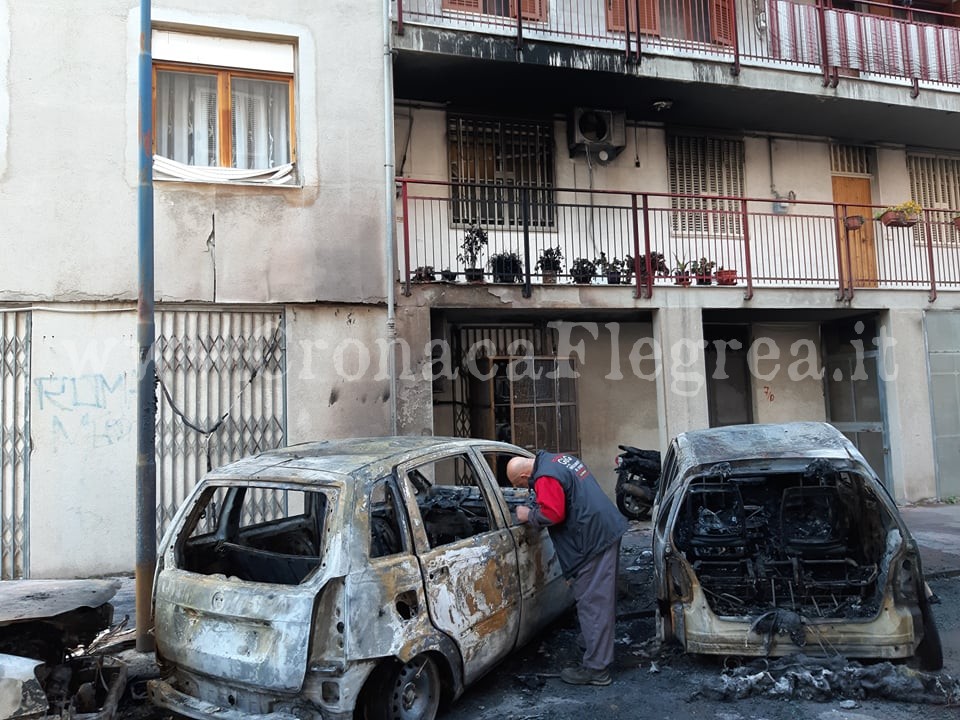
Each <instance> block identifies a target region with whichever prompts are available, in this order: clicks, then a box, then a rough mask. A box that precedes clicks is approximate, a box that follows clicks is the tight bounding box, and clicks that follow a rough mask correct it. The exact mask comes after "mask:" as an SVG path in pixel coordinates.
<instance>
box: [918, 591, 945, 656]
mask: <svg viewBox="0 0 960 720" xmlns="http://www.w3.org/2000/svg"><path fill="white" fill-rule="evenodd" d="M920 617H922V618H923V640H921V641H920V644H919V645H917V652H916V655H915V657H916V660H917V665H918V666H919V667H920V669H921V670H925V671H928V672H934V671H937V670H942V669H943V646H942V645H941V644H940V632H939V631H938V630H937V624H936V622H935V621H934V619H933V611H932V610H931V609H930V603H929V602H922V603H921V604H920Z"/></svg>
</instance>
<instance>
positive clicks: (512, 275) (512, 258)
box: [490, 252, 523, 283]
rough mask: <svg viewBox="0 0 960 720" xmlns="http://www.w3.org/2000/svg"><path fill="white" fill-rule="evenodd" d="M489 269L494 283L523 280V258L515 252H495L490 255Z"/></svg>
mask: <svg viewBox="0 0 960 720" xmlns="http://www.w3.org/2000/svg"><path fill="white" fill-rule="evenodd" d="M490 270H492V271H493V281H494V282H495V283H518V282H522V281H523V260H521V259H520V256H519V255H517V254H516V253H515V252H502V253H495V254H493V255H491V256H490Z"/></svg>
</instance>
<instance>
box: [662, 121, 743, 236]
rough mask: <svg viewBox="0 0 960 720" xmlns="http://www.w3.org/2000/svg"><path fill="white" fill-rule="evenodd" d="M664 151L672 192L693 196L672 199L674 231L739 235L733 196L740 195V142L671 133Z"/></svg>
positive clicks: (739, 224) (741, 182) (741, 175)
mask: <svg viewBox="0 0 960 720" xmlns="http://www.w3.org/2000/svg"><path fill="white" fill-rule="evenodd" d="M667 154H668V160H669V164H670V192H671V194H673V195H674V196H676V195H687V196H692V197H673V198H672V199H671V206H672V207H673V209H674V210H675V211H676V212H674V213H673V220H672V229H673V232H675V233H690V234H707V233H709V234H719V235H731V236H740V235H741V234H742V232H743V228H742V222H741V215H740V201H739V200H738V199H735V198H741V197H743V185H744V183H743V174H744V173H743V141H742V140H735V139H731V138H715V137H701V136H686V135H673V136H671V137H670V138H669V140H668V143H667ZM702 195H713V196H722V197H727V198H732V199H726V200H724V199H716V198H705V197H700V196H702Z"/></svg>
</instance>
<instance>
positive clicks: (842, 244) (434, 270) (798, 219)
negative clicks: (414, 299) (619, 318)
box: [397, 178, 960, 300]
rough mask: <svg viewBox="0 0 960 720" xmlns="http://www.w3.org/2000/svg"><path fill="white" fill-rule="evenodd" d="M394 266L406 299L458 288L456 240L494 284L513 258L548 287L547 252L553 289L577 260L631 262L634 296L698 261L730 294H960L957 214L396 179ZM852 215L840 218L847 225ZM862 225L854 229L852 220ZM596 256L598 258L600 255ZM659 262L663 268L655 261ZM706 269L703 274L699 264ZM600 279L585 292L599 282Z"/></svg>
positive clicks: (523, 276)
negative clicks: (554, 257)
mask: <svg viewBox="0 0 960 720" xmlns="http://www.w3.org/2000/svg"><path fill="white" fill-rule="evenodd" d="M397 182H398V189H399V191H400V203H399V212H400V217H399V219H398V223H399V224H398V235H399V237H400V239H401V242H400V249H401V258H400V268H401V273H402V277H401V279H402V280H403V281H404V282H405V284H406V288H407V292H409V291H410V284H411V283H412V282H415V281H416V280H417V279H431V277H432V278H435V279H437V280H439V279H441V273H442V272H443V271H444V270H446V271H448V272H449V273H454V274H455V278H456V281H459V282H462V281H464V279H465V272H466V270H467V269H468V263H467V262H465V258H463V257H461V256H462V255H463V253H462V243H463V238H464V233H465V232H466V231H467V230H469V229H470V228H471V227H479V228H482V229H483V230H484V231H485V232H486V236H487V244H486V246H485V247H484V248H483V253H482V255H481V257H480V261H479V262H478V263H476V264H475V265H476V266H477V268H478V269H480V270H482V272H483V275H484V278H485V279H486V280H487V281H492V280H494V279H495V277H494V275H495V273H494V269H493V268H491V266H490V264H489V259H490V258H491V257H492V256H494V255H498V254H501V253H515V254H516V255H518V256H519V258H520V260H521V262H522V272H521V273H520V278H519V279H520V280H521V281H522V282H523V283H524V285H525V291H526V293H527V294H529V287H530V285H531V284H532V283H542V282H544V280H545V279H546V280H549V275H548V274H546V273H544V272H543V269H542V268H540V267H538V262H537V261H538V258H540V256H541V254H542V253H543V251H544V250H545V249H547V248H559V249H560V252H561V254H562V256H563V258H564V261H563V267H562V269H561V271H560V272H559V273H558V277H559V279H560V282H570V281H572V280H573V278H574V274H573V272H572V266H573V263H574V261H575V260H577V259H578V258H583V259H586V260H590V261H595V260H597V259H598V258H601V256H602V257H604V258H606V259H607V260H608V261H610V260H614V259H617V260H624V259H627V260H628V261H629V263H628V267H629V269H630V272H629V275H630V278H629V282H630V283H631V284H632V285H633V286H634V290H635V294H636V296H638V297H650V295H651V294H652V293H653V291H654V289H655V288H657V287H662V286H668V285H673V284H677V283H682V282H683V281H684V279H685V278H686V277H687V275H686V274H685V273H684V270H685V269H686V270H687V271H689V277H690V280H691V282H696V280H697V277H696V275H697V273H696V271H694V270H693V269H692V264H693V263H694V262H695V261H699V260H700V259H701V258H703V259H706V261H707V263H708V264H709V263H710V262H712V263H715V265H713V266H712V267H710V271H709V273H706V274H704V276H703V277H701V278H700V281H701V282H702V283H709V284H714V283H717V281H718V278H719V275H718V273H717V270H719V269H720V267H721V266H722V267H723V268H724V269H727V270H736V273H737V281H736V282H737V287H739V288H740V289H741V290H744V291H745V294H746V296H747V297H752V295H753V291H754V288H763V287H767V288H771V287H780V288H786V287H790V288H824V289H834V290H835V291H836V294H837V297H838V298H852V297H853V294H854V292H855V291H857V290H860V289H871V288H877V289H904V288H913V289H920V288H926V289H928V290H929V293H930V299H931V300H934V299H935V298H936V294H937V291H938V290H939V289H951V290H953V289H960V229H958V227H957V226H955V224H954V220H953V218H954V217H955V216H960V210H957V211H952V210H945V209H933V210H924V211H923V212H922V213H921V215H920V219H919V222H917V224H915V225H913V226H911V227H887V226H885V225H884V224H882V223H881V222H880V221H879V220H877V219H874V217H873V215H874V214H875V213H876V212H878V211H880V210H882V209H883V208H882V207H881V206H875V207H871V208H866V207H856V208H852V207H851V208H848V207H847V206H845V205H842V204H837V203H830V202H817V201H803V200H796V201H793V202H790V203H787V204H784V203H782V202H779V201H774V200H771V199H768V198H738V197H720V196H703V195H670V194H665V193H641V192H621V191H609V190H594V191H588V190H579V189H569V188H542V187H511V186H505V185H482V184H471V183H447V182H440V181H428V180H413V179H406V178H404V179H399V180H398V181H397ZM848 217H849V218H850V219H849V220H847V218H848ZM858 217H859V218H863V221H862V225H860V226H859V227H854V226H855V225H857V224H858V221H857V220H856V218H858ZM601 254H602V255H601ZM660 258H662V263H661V262H660ZM708 267H709V265H708ZM606 282H607V281H606V279H605V278H604V277H603V276H602V275H600V274H598V275H597V276H596V277H595V278H594V279H593V280H592V284H605V283H606Z"/></svg>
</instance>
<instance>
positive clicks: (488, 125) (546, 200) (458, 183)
mask: <svg viewBox="0 0 960 720" xmlns="http://www.w3.org/2000/svg"><path fill="white" fill-rule="evenodd" d="M447 139H448V143H449V153H450V180H451V182H452V183H454V186H453V188H452V189H451V193H452V200H453V207H452V220H453V223H454V224H456V225H473V224H477V225H488V226H519V225H522V223H523V211H522V208H521V206H520V201H521V199H522V195H521V193H520V192H519V188H528V190H527V216H528V222H529V223H530V224H531V225H536V226H540V227H552V226H553V225H554V199H553V185H554V182H553V125H552V123H550V122H524V121H501V120H484V119H479V118H468V117H460V116H455V115H450V116H449V117H448V119H447Z"/></svg>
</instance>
